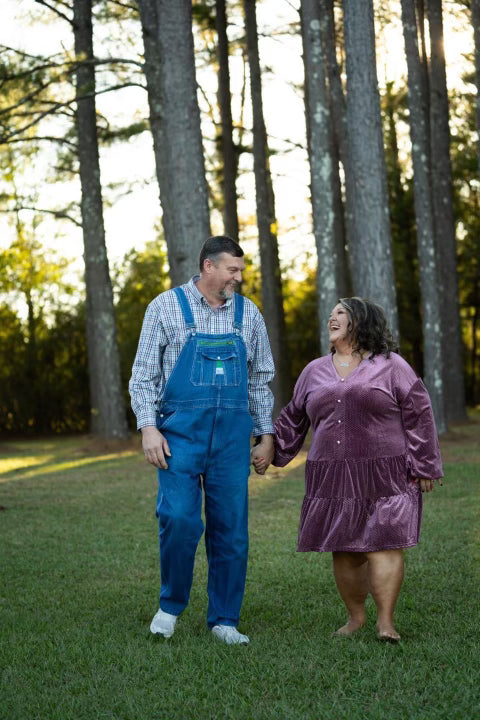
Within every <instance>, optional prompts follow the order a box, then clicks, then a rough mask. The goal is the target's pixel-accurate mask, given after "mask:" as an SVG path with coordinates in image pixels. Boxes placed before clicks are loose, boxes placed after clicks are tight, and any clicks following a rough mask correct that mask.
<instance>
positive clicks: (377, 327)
mask: <svg viewBox="0 0 480 720" xmlns="http://www.w3.org/2000/svg"><path fill="white" fill-rule="evenodd" d="M338 302H339V303H340V304H341V305H343V307H344V308H345V310H346V311H347V313H348V317H349V323H348V332H349V335H350V338H351V340H352V345H353V349H354V350H356V351H359V350H368V351H369V352H371V357H374V356H375V355H386V357H389V356H390V353H391V352H392V351H393V352H398V345H397V343H396V342H395V341H394V340H393V338H392V334H391V332H390V330H389V329H388V327H387V318H386V317H385V310H384V309H383V308H382V307H381V305H377V303H374V302H371V301H370V300H365V298H361V297H350V298H340V300H339V301H338Z"/></svg>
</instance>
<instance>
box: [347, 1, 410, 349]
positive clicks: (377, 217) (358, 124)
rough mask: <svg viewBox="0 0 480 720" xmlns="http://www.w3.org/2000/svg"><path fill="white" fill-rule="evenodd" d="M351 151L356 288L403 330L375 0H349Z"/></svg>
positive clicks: (394, 327) (392, 325)
mask: <svg viewBox="0 0 480 720" xmlns="http://www.w3.org/2000/svg"><path fill="white" fill-rule="evenodd" d="M344 32H345V54H346V69H347V124H348V152H349V158H350V163H351V170H352V176H353V184H354V193H353V209H354V220H355V222H354V234H353V237H352V238H351V239H350V238H349V256H350V263H351V269H352V282H353V288H354V291H355V293H356V294H357V295H362V296H364V297H367V298H369V299H370V300H373V301H375V302H378V303H379V304H380V305H382V306H383V307H384V308H385V312H386V314H387V318H388V324H389V327H390V329H391V330H392V333H393V334H394V335H395V336H397V335H398V317H397V299H396V293H395V282H394V272H393V259H392V248H391V235H390V212H389V206H388V187H387V170H386V166H385V155H384V149H383V136H382V120H381V114H380V97H379V92H378V82H377V69H376V59H375V32H374V23H373V5H372V0H362V2H358V0H344Z"/></svg>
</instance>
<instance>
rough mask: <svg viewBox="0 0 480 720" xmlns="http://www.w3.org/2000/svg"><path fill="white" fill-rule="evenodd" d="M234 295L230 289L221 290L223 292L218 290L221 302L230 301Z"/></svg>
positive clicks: (233, 291)
mask: <svg viewBox="0 0 480 720" xmlns="http://www.w3.org/2000/svg"><path fill="white" fill-rule="evenodd" d="M234 293H235V290H233V289H232V288H223V290H220V292H219V295H220V297H221V298H222V300H231V299H232V298H233V295H234Z"/></svg>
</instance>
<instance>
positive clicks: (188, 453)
mask: <svg viewBox="0 0 480 720" xmlns="http://www.w3.org/2000/svg"><path fill="white" fill-rule="evenodd" d="M244 269H245V263H244V259H243V250H242V249H241V247H240V246H239V245H238V244H237V243H236V242H234V241H233V240H232V239H231V238H229V237H225V236H217V237H212V238H209V239H208V240H207V241H206V243H205V244H204V246H203V248H202V250H201V253H200V276H198V275H197V276H195V277H193V278H192V279H191V280H190V281H189V282H188V283H186V284H185V285H182V286H181V287H179V288H174V289H173V290H168V291H167V292H164V293H162V294H161V295H158V296H157V297H156V298H155V299H154V300H153V301H152V302H151V303H150V305H149V306H148V308H147V312H146V314H145V319H144V322H143V327H142V332H141V335H140V341H139V345H138V350H137V355H136V358H135V362H134V365H133V370H132V378H131V380H130V386H129V388H130V394H131V397H132V408H133V411H134V412H135V414H136V416H137V425H138V428H139V429H140V430H141V432H142V445H143V449H144V452H145V457H146V459H147V460H148V462H150V463H151V464H152V465H154V466H155V467H156V468H158V486H159V487H158V498H157V517H158V519H159V537H160V570H161V590H160V608H159V610H158V612H157V613H156V615H155V617H154V618H153V620H152V623H151V625H150V630H151V632H152V633H154V634H158V635H162V636H163V637H171V636H172V635H173V632H174V629H175V624H176V621H177V618H178V616H179V615H180V614H181V613H182V611H183V610H184V609H185V608H186V606H187V604H188V599H189V595H190V588H191V585H192V578H193V565H194V560H195V552H196V548H197V545H198V542H199V540H200V537H201V536H202V533H203V530H204V525H203V522H202V518H201V508H202V485H203V490H204V493H205V517H206V531H205V543H206V550H207V559H208V588H207V590H208V598H209V603H208V612H207V625H208V627H209V628H210V629H211V631H212V634H213V635H214V636H216V637H217V638H219V639H220V640H223V641H224V642H226V643H227V644H247V643H248V642H249V639H248V637H247V636H246V635H242V634H240V633H239V632H238V630H237V625H238V621H239V615H240V608H241V604H242V600H243V593H244V588H245V577H246V570H247V552H248V531H247V486H248V475H249V470H250V437H251V434H252V429H253V435H254V436H255V437H256V438H257V445H256V447H255V449H254V457H262V456H264V455H265V454H266V453H267V451H268V450H269V449H270V447H271V445H272V443H273V437H272V433H273V425H272V417H271V414H272V406H273V397H272V393H271V391H270V389H269V387H268V382H269V381H270V380H271V379H272V378H273V375H274V366H273V359H272V354H271V351H270V345H269V342H268V336H267V331H266V328H265V323H264V320H263V318H262V316H261V314H260V312H259V310H258V308H257V307H256V306H255V305H254V303H252V302H251V301H250V300H247V299H246V298H243V297H242V296H241V295H238V294H237V293H235V288H237V287H238V286H239V283H240V282H241V279H242V272H243V270H244Z"/></svg>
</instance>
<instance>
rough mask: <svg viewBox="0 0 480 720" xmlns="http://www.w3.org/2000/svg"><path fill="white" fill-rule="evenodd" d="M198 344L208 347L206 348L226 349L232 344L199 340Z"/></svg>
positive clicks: (225, 341)
mask: <svg viewBox="0 0 480 720" xmlns="http://www.w3.org/2000/svg"><path fill="white" fill-rule="evenodd" d="M198 344H199V345H201V346H204V345H208V347H227V346H229V345H230V346H231V345H233V344H234V343H233V342H232V341H231V340H199V341H198Z"/></svg>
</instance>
